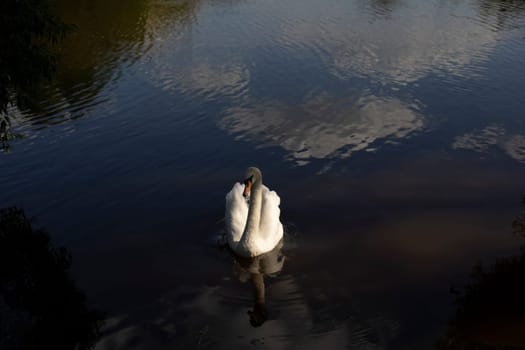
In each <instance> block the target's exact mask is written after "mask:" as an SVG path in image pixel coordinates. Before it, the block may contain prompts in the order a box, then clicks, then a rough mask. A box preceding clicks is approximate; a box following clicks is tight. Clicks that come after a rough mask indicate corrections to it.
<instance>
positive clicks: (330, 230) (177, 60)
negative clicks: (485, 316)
mask: <svg viewBox="0 0 525 350" xmlns="http://www.w3.org/2000/svg"><path fill="white" fill-rule="evenodd" d="M54 8H55V9H56V11H57V13H58V14H60V15H61V16H62V17H63V18H64V19H65V20H66V21H68V22H72V23H75V24H76V25H77V26H78V30H77V31H76V32H75V33H73V34H72V35H71V36H70V37H69V39H68V40H67V41H66V42H65V43H64V44H63V45H62V46H61V48H60V50H59V53H60V54H61V62H60V65H59V72H58V74H57V79H56V81H54V82H53V83H52V84H51V85H50V86H48V87H47V88H46V90H45V93H44V95H43V96H42V101H41V112H39V113H30V112H24V111H21V112H19V113H18V114H19V116H18V119H16V120H15V121H14V129H15V130H16V131H17V132H20V133H23V134H24V135H25V138H24V139H22V140H17V141H15V142H13V143H12V144H11V147H12V150H11V153H9V154H0V166H1V175H0V179H1V181H0V204H1V206H12V205H17V206H19V207H22V208H24V209H25V211H26V212H27V213H28V214H29V215H31V216H35V217H36V218H38V223H39V224H40V225H42V226H45V227H46V228H47V229H48V230H49V231H50V232H51V233H52V238H53V241H54V242H55V244H57V245H65V246H66V247H68V248H69V249H71V251H72V254H73V271H72V272H73V274H72V275H73V277H74V278H75V280H76V281H77V284H78V285H79V286H80V287H81V288H82V289H84V291H85V292H86V294H87V296H88V300H89V302H90V303H91V304H92V305H94V306H95V307H97V308H99V309H101V310H104V311H105V312H106V313H107V315H108V321H107V322H106V325H105V327H104V329H103V337H102V339H101V340H100V342H99V343H98V345H97V347H96V349H173V348H213V349H222V348H232V347H233V348H251V347H256V348H271V349H281V348H301V349H310V348H311V349H318V348H332V349H339V348H359V349H365V348H366V349H376V348H377V349H379V348H389V349H401V348H402V349H423V348H434V347H435V346H436V344H437V343H436V342H437V341H438V340H439V339H441V338H443V337H444V336H445V335H446V334H447V327H448V321H449V319H450V318H451V317H452V316H453V314H454V310H455V306H454V304H453V300H454V297H453V295H451V294H450V293H449V290H450V287H451V286H456V287H457V288H459V289H461V287H462V286H463V285H465V284H466V283H467V282H468V280H469V279H468V276H469V273H470V271H471V269H472V267H473V266H474V265H475V264H476V263H478V262H480V261H481V262H483V263H484V264H485V265H486V266H490V265H491V264H492V263H494V261H495V259H496V258H501V257H508V256H513V255H516V254H519V247H520V246H521V245H522V244H523V243H524V242H523V238H521V237H518V236H516V235H513V234H512V230H511V223H512V221H513V220H514V218H515V217H516V216H518V215H519V214H520V212H521V208H522V207H521V202H520V201H521V198H522V196H523V195H525V181H524V179H525V114H524V113H525V112H524V111H525V96H524V91H525V27H524V24H525V3H524V2H523V1H496V0H494V1H491V0H472V1H431V0H428V1H417V0H406V1H403V0H399V1H396V0H382V1H380V0H375V1H373V0H370V1H366V0H352V1H343V0H330V1H313V0H303V1H298V0H290V1H197V0H195V1H187V2H176V1H161V0H150V1H148V0H134V1H124V0H111V1H98V0H97V1H77V2H75V3H74V4H73V3H70V2H65V1H55V3H54ZM250 165H257V166H259V167H260V168H261V169H262V171H263V174H264V179H265V183H266V184H267V185H268V186H269V187H270V188H272V189H275V190H276V191H277V192H278V193H279V195H280V197H281V219H282V221H283V223H284V224H285V227H286V237H285V241H284V245H283V248H282V251H280V252H276V253H275V256H274V257H273V258H274V259H275V261H277V262H275V261H274V263H275V264H277V266H274V267H275V268H274V269H273V270H272V271H270V270H271V269H270V270H268V271H263V272H265V273H267V274H268V276H265V277H264V284H265V288H266V307H267V313H268V315H267V318H268V319H267V321H266V322H265V323H264V324H263V325H262V326H260V327H256V328H253V327H252V326H251V324H250V318H249V316H248V315H247V311H248V310H251V309H252V308H253V304H254V298H255V297H256V295H257V292H255V294H254V291H253V290H252V289H253V287H252V285H251V282H253V283H255V282H254V281H255V280H254V279H253V278H254V277H253V276H252V277H249V276H250V274H249V272H246V271H249V270H250V266H249V263H246V262H238V261H237V262H236V261H235V260H234V258H233V257H232V256H231V255H230V254H229V253H228V252H227V251H226V250H221V249H219V248H218V247H217V243H216V241H217V237H219V236H220V233H221V232H222V231H223V230H224V223H223V221H222V220H223V210H224V195H225V193H226V192H227V191H229V190H230V188H231V186H232V184H233V183H234V182H235V181H239V180H242V176H243V174H244V170H245V168H246V167H247V166H250ZM283 256H284V258H283ZM282 259H284V260H282ZM272 261H273V260H272ZM268 264H269V265H270V266H273V265H272V264H270V263H268ZM250 281H251V282H250ZM242 282H244V283H242ZM260 282H261V276H259V277H258V280H257V283H259V286H260ZM517 324H518V325H519V324H520V323H517ZM521 325H523V323H521ZM480 329H481V328H480ZM520 331H521V329H520ZM480 332H481V331H480ZM524 332H525V331H524ZM473 333H475V331H473ZM481 333H483V334H490V329H489V330H487V328H485V329H484V331H483V332H481ZM494 334H499V333H498V330H495V331H494ZM522 334H525V333H522ZM494 337H495V338H496V339H498V338H497V335H495V336H494ZM494 337H492V338H490V339H492V340H490V341H487V342H488V344H492V345H494V344H501V342H499V343H498V341H499V340H494ZM474 338H475V336H474ZM482 338H483V337H482ZM503 339H506V341H507V345H509V344H510V345H513V346H515V347H520V346H525V345H524V344H525V342H524V341H523V339H520V338H519V337H518V340H516V339H514V338H513V337H512V336H510V335H505V336H503ZM482 341H486V340H483V339H482ZM491 342H492V343H491Z"/></svg>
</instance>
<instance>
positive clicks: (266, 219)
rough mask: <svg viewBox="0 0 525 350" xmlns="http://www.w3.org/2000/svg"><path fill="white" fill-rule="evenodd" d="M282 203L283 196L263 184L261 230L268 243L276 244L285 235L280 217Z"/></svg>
mask: <svg viewBox="0 0 525 350" xmlns="http://www.w3.org/2000/svg"><path fill="white" fill-rule="evenodd" d="M280 203H281V198H279V196H278V195H277V192H275V191H270V190H269V189H268V187H266V186H263V192H262V208H261V222H260V226H259V232H260V234H261V236H262V238H263V239H264V240H266V241H267V242H268V243H270V242H271V243H273V244H276V243H277V242H278V241H279V240H280V239H281V237H282V235H283V227H282V224H281V220H280V219H279V216H280V215H281V209H279V204H280Z"/></svg>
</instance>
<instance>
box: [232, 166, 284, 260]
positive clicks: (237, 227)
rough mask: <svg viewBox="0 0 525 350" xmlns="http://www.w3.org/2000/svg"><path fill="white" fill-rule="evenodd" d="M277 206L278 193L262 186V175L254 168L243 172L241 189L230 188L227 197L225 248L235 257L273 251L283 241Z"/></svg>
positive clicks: (236, 187)
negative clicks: (227, 247) (243, 179)
mask: <svg viewBox="0 0 525 350" xmlns="http://www.w3.org/2000/svg"><path fill="white" fill-rule="evenodd" d="M248 195H249V204H248V203H247V201H246V198H245V197H247V196H248ZM280 202H281V199H280V198H279V196H278V195H277V193H276V192H275V191H270V190H269V189H268V187H266V186H264V185H263V183H262V174H261V171H260V170H259V169H257V168H255V167H250V168H248V170H246V180H245V181H244V186H243V185H241V184H240V183H236V184H235V185H233V188H232V190H231V191H230V192H229V193H228V194H227V195H226V215H225V221H226V236H227V238H228V244H229V245H230V248H231V249H232V250H233V251H234V252H235V253H236V254H238V255H240V256H244V257H254V256H257V255H261V254H264V253H267V252H269V251H271V250H272V249H273V248H275V246H276V245H277V244H278V243H279V241H280V240H281V239H282V238H283V225H282V224H281V221H280V220H279V215H280V213H281V210H280V209H279V203H280Z"/></svg>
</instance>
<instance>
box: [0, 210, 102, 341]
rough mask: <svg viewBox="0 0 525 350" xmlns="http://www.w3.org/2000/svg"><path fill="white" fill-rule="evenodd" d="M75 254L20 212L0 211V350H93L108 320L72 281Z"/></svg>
mask: <svg viewBox="0 0 525 350" xmlns="http://www.w3.org/2000/svg"><path fill="white" fill-rule="evenodd" d="M70 265H71V255H70V253H69V252H68V250H67V249H66V248H64V247H59V248H54V247H53V246H52V244H51V240H50V237H49V234H48V233H47V232H46V231H45V230H43V229H34V228H33V227H32V223H31V220H30V219H28V218H27V217H26V215H25V213H24V211H23V210H21V209H18V208H4V209H0V349H6V350H7V349H17V350H18V349H55V350H57V349H59V350H62V349H71V350H72V349H90V348H92V347H93V346H94V344H95V342H96V341H97V339H98V337H99V329H100V327H101V325H102V317H103V315H102V314H101V313H100V312H97V311H93V310H90V309H89V308H88V307H87V305H86V299H85V296H84V294H83V292H82V291H81V290H79V289H78V288H77V287H76V286H75V282H74V281H73V280H72V279H71V278H70V277H69V276H68V269H69V267H70Z"/></svg>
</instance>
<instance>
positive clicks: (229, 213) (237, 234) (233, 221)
mask: <svg viewBox="0 0 525 350" xmlns="http://www.w3.org/2000/svg"><path fill="white" fill-rule="evenodd" d="M243 191H244V187H243V185H241V184H240V183H238V182H237V183H236V184H235V185H233V188H232V190H231V191H230V192H228V194H227V195H226V213H225V215H224V220H225V222H226V235H227V238H228V241H229V242H230V243H233V242H238V241H239V240H240V239H241V237H242V233H243V230H244V226H246V220H247V218H248V203H246V200H245V199H244V197H243V195H242V192H243Z"/></svg>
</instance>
